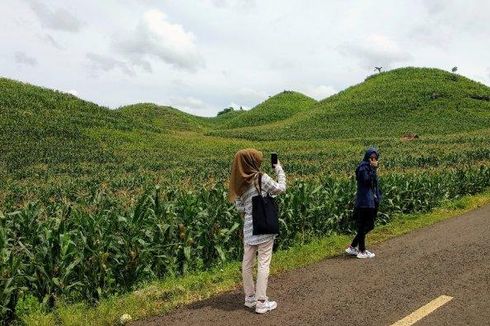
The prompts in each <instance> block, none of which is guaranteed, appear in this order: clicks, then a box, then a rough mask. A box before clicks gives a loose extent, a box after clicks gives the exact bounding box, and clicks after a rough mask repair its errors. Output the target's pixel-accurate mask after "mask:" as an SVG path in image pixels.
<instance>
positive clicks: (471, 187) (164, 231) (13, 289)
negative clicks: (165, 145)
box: [0, 166, 490, 319]
mask: <svg viewBox="0 0 490 326" xmlns="http://www.w3.org/2000/svg"><path fill="white" fill-rule="evenodd" d="M381 182H382V189H383V190H384V201H383V203H382V206H381V207H380V214H379V221H378V223H386V222H388V221H390V219H392V218H393V216H394V214H397V213H408V212H426V211H430V210H431V209H432V208H434V207H436V206H438V205H440V204H441V202H443V201H445V200H450V199H454V198H458V197H459V196H462V195H467V194H474V193H478V192H481V191H483V190H484V189H485V188H486V187H488V186H490V167H486V166H481V167H479V168H468V169H466V170H447V171H438V172H434V171H432V172H429V171H426V172H422V173H419V174H397V173H392V174H387V175H384V176H383V177H382V181H381ZM354 193H355V180H354V179H353V178H333V177H331V176H324V177H320V178H318V179H317V181H296V182H294V183H293V184H291V185H290V186H289V189H288V191H287V193H285V194H284V195H283V196H280V197H278V198H279V200H280V201H279V205H280V213H281V216H280V222H281V235H280V237H279V238H278V248H280V249H285V248H288V247H290V246H292V245H294V244H298V243H305V242H308V241H310V240H311V239H313V238H315V237H318V236H322V235H326V234H330V233H346V232H347V233H348V232H350V231H352V230H353V224H352V219H351V214H352V210H353V202H352V200H353V198H354ZM226 196H227V191H226V189H225V186H224V185H223V183H216V184H215V185H213V186H212V187H210V188H205V187H203V188H201V189H196V190H193V191H189V190H183V189H181V188H176V187H171V186H165V187H162V188H160V187H152V188H149V189H146V191H145V192H144V194H142V195H141V196H140V197H139V199H138V200H137V202H135V203H134V205H133V206H131V207H130V208H129V209H127V208H126V207H124V206H123V205H117V204H116V203H117V201H114V200H113V199H111V198H108V197H106V196H104V195H103V192H101V193H100V195H99V196H97V197H96V202H94V203H93V204H94V208H93V209H92V211H87V210H84V209H81V208H77V207H74V206H72V205H65V204H63V203H60V202H54V203H52V204H51V205H47V204H43V203H41V202H32V203H29V204H28V205H27V206H26V207H24V208H22V209H19V210H16V211H13V212H8V213H2V214H0V276H1V279H0V303H1V305H0V309H1V310H0V312H1V316H2V318H3V319H8V318H11V317H12V315H13V314H14V312H15V309H16V305H17V304H18V301H19V300H20V301H22V300H23V298H24V297H25V296H27V295H29V296H34V297H35V298H37V299H38V300H39V302H40V303H41V305H42V306H43V307H45V308H46V309H49V308H50V307H52V306H53V304H54V303H55V302H56V301H57V300H58V299H61V298H62V299H63V300H66V301H68V302H78V301H86V302H92V303H95V302H97V300H99V299H100V298H101V297H105V296H108V295H111V294H117V293H123V292H126V291H128V290H131V289H134V288H135V287H137V286H138V284H141V283H142V282H145V281H149V280H153V279H156V278H162V277H165V276H169V275H183V274H185V273H187V272H189V271H198V270H205V269H208V268H211V267H215V266H219V265H220V264H223V263H225V262H227V261H230V260H238V259H240V258H241V254H242V243H241V237H242V235H241V224H240V222H241V221H240V218H239V217H238V214H237V213H236V211H235V209H234V207H233V206H232V205H230V204H229V203H227V200H226Z"/></svg>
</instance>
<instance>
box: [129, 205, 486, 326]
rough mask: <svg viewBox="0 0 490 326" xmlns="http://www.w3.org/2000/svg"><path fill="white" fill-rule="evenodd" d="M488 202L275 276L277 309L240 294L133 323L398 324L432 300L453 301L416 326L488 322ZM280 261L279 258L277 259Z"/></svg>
mask: <svg viewBox="0 0 490 326" xmlns="http://www.w3.org/2000/svg"><path fill="white" fill-rule="evenodd" d="M489 241H490V205H488V206H485V207H483V208H479V209H477V210H474V211H471V212H469V213H467V214H464V215H462V216H459V217H455V218H451V219H449V220H446V221H443V222H440V223H438V224H436V225H433V226H431V227H427V228H424V229H419V230H416V231H414V232H411V233H409V234H406V235H404V236H401V237H397V238H394V239H391V240H388V241H386V242H383V243H381V244H378V245H375V246H373V247H369V238H368V240H367V243H368V249H371V251H373V252H375V253H376V257H375V258H373V259H362V260H361V259H357V258H353V257H348V256H346V255H341V256H338V257H335V258H330V259H326V260H324V261H322V262H319V263H317V264H314V265H311V266H308V267H305V268H302V269H298V270H294V271H290V272H287V273H283V274H281V275H280V276H274V277H271V278H270V280H269V288H268V295H269V297H270V298H271V299H272V300H275V301H277V303H278V308H277V309H276V310H274V311H272V312H270V313H267V314H265V315H258V314H256V313H255V312H254V310H251V309H249V308H246V307H244V306H243V295H242V293H241V291H239V290H236V291H233V292H229V293H225V294H223V295H220V296H217V297H214V298H211V299H208V300H205V301H201V302H197V303H194V304H192V305H189V306H185V307H181V308H180V309H178V310H175V311H173V312H171V313H170V314H168V315H165V316H159V317H152V318H148V319H145V320H141V321H138V322H135V323H133V324H134V325H281V326H285V325H392V324H393V323H395V322H397V321H399V320H401V319H403V318H405V317H406V316H408V315H410V314H412V313H413V312H414V311H416V310H418V309H419V308H421V307H423V306H424V305H426V304H428V303H429V302H431V301H432V300H434V299H436V298H438V297H440V296H442V295H445V296H449V297H452V300H450V301H449V302H447V303H445V304H444V305H442V306H441V307H439V308H437V309H436V310H434V311H432V312H430V313H428V315H427V316H425V317H424V318H422V319H420V320H419V321H418V322H417V325H490V256H489V250H488V249H489V247H490V243H489ZM272 264H274V258H273V259H272Z"/></svg>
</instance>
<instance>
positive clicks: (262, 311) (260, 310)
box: [255, 304, 277, 314]
mask: <svg viewBox="0 0 490 326" xmlns="http://www.w3.org/2000/svg"><path fill="white" fill-rule="evenodd" d="M276 308H277V304H276V305H275V306H273V307H272V308H263V309H257V308H256V309H255V312H256V313H258V314H265V313H266V312H269V311H272V310H274V309H276Z"/></svg>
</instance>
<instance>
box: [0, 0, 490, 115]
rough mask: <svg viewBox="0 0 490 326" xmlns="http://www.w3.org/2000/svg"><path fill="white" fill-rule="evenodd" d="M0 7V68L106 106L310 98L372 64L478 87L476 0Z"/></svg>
mask: <svg viewBox="0 0 490 326" xmlns="http://www.w3.org/2000/svg"><path fill="white" fill-rule="evenodd" d="M0 13H2V19H1V20H0V76H2V77H7V78H12V79H15V80H20V81H23V82H28V83H32V84H35V85H39V86H44V87H48V88H53V89H58V90H60V91H63V92H67V93H71V94H74V95H76V96H78V97H80V98H82V99H85V100H88V101H92V102H95V103H97V104H99V105H103V106H107V107H109V108H118V107H120V106H124V105H128V104H134V103H141V102H152V103H156V104H159V105H171V106H173V107H175V108H178V109H181V110H183V111H185V112H188V113H191V114H195V115H200V116H215V115H216V114H217V113H218V112H219V111H221V110H223V109H224V108H227V107H230V106H232V107H235V108H239V107H243V108H245V109H249V108H252V107H254V106H255V105H257V104H259V103H260V102H262V101H264V100H266V99H267V98H268V97H269V96H272V95H275V94H277V93H279V92H282V91H283V90H295V91H299V92H302V93H303V94H306V95H308V96H311V97H313V98H315V99H317V100H320V99H323V98H326V97H328V96H330V95H333V94H335V93H336V92H339V91H341V90H343V89H345V88H347V87H349V86H352V85H354V84H357V83H360V82H362V81H363V80H364V79H365V78H366V77H367V76H369V75H371V74H373V73H374V67H375V66H381V67H383V71H386V70H390V69H394V68H399V67H406V66H416V67H435V68H440V69H444V70H451V68H452V67H454V66H457V67H458V73H460V74H462V75H464V76H467V77H469V78H471V79H473V80H476V81H479V82H481V83H484V84H486V85H490V60H489V59H490V42H489V39H490V19H488V13H490V1H488V0H466V1H463V0H406V1H403V0H400V1H397V0H308V1H305V0H262V1H259V0H200V1H197V0H193V1H192V0H158V1H156V0H104V1H100V0H99V1H97V0H84V1H61V0H0Z"/></svg>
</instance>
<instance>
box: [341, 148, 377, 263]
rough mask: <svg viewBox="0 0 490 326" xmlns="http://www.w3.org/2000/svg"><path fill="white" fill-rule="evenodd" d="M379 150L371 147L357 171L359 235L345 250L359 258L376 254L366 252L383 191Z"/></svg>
mask: <svg viewBox="0 0 490 326" xmlns="http://www.w3.org/2000/svg"><path fill="white" fill-rule="evenodd" d="M378 159H379V153H378V150H377V149H375V148H373V147H371V148H369V149H368V150H367V151H366V154H365V155H364V159H363V160H362V162H361V163H360V164H359V166H358V167H357V169H356V180H357V193H356V205H355V208H354V215H355V216H356V219H357V235H356V237H355V238H354V240H352V243H351V245H350V246H349V247H348V248H347V249H346V250H345V251H346V252H347V253H348V254H350V255H355V256H357V258H373V257H374V256H375V255H374V253H372V252H370V251H368V250H366V234H367V233H368V232H369V231H371V230H372V229H374V220H375V219H376V215H377V214H378V207H379V203H380V201H381V190H380V189H379V185H378V176H377V174H376V171H377V169H378Z"/></svg>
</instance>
